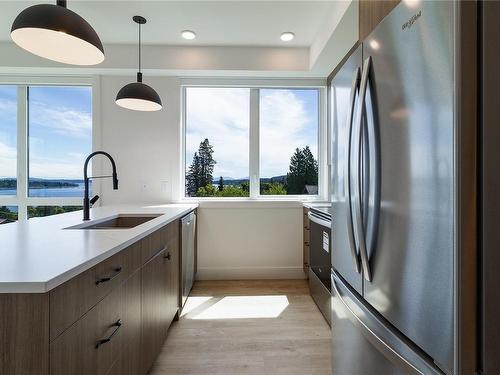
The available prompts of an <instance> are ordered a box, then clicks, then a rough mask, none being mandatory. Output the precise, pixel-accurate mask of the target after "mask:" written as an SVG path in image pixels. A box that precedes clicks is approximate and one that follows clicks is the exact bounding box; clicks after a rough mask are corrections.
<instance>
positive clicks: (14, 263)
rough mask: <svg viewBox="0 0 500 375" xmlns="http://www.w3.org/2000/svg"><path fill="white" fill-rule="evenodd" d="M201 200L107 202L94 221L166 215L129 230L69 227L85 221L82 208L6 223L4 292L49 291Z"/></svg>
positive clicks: (0, 246) (0, 280)
mask: <svg viewBox="0 0 500 375" xmlns="http://www.w3.org/2000/svg"><path fill="white" fill-rule="evenodd" d="M196 207H198V205H197V204H166V205H157V206H154V205H145V206H125V205H123V206H104V207H97V208H92V209H91V210H90V219H91V221H93V220H96V221H100V220H99V219H104V218H108V217H113V216H116V215H118V214H125V215H127V214H128V215H135V214H137V215H138V216H139V215H140V214H161V216H158V217H156V218H154V219H152V220H149V221H147V222H146V223H144V224H141V225H138V226H136V227H134V228H129V229H65V228H67V227H70V226H74V225H79V224H82V223H83V221H82V216H83V213H82V211H75V212H69V213H64V214H60V215H54V216H48V217H42V218H33V219H30V220H28V221H23V222H21V221H19V222H16V223H10V224H4V225H0V293H44V292H47V291H49V290H51V289H53V288H55V287H56V286H58V285H60V284H62V283H64V282H65V281H68V280H69V279H71V278H73V277H74V276H76V275H78V274H80V273H82V272H83V271H86V270H87V269H89V268H91V267H93V266H95V265H96V264H98V263H100V262H101V261H103V260H104V259H107V258H109V257H110V256H112V255H114V254H116V253H117V252H119V251H120V250H122V249H124V248H126V247H127V246H129V245H131V244H132V243H134V242H136V241H138V240H140V239H141V238H143V237H145V236H147V235H148V234H150V233H152V232H154V231H155V230H157V229H158V228H160V227H162V226H164V225H165V224H168V223H170V222H172V221H174V220H176V219H179V218H181V217H182V216H184V215H185V214H187V213H189V212H190V211H192V210H193V209H195V208H196Z"/></svg>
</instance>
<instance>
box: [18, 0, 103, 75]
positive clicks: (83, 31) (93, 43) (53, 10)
mask: <svg viewBox="0 0 500 375" xmlns="http://www.w3.org/2000/svg"><path fill="white" fill-rule="evenodd" d="M10 36H11V38H12V40H13V41H14V42H15V43H16V44H17V45H18V46H20V47H21V48H24V49H25V50H27V51H29V52H31V53H33V54H35V55H38V56H41V57H44V58H46V59H49V60H53V61H58V62H62V63H66V64H74V65H95V64H99V63H101V62H102V61H104V48H103V46H102V43H101V40H100V39H99V36H98V35H97V33H96V32H95V30H94V29H93V28H92V26H90V24H89V23H88V22H87V21H85V20H84V19H83V18H82V17H80V16H79V15H78V14H76V13H75V12H73V11H71V10H69V9H67V8H66V1H61V0H58V1H57V5H52V4H39V5H33V6H31V7H29V8H26V9H24V10H23V11H22V12H21V13H19V15H18V16H17V17H16V19H15V20H14V23H13V24H12V28H11V32H10Z"/></svg>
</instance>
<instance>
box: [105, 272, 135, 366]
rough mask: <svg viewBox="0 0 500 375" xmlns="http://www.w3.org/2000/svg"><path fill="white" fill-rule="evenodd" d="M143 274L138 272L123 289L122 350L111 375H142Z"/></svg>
mask: <svg viewBox="0 0 500 375" xmlns="http://www.w3.org/2000/svg"><path fill="white" fill-rule="evenodd" d="M141 278H142V272H141V271H138V272H136V273H135V274H134V275H132V277H130V279H128V280H127V282H126V283H125V285H124V287H123V294H122V300H123V312H122V316H123V323H124V324H123V327H122V333H121V334H122V350H121V357H120V358H119V361H117V363H116V364H115V366H113V370H112V371H110V373H111V374H113V373H116V374H121V375H136V374H141V368H142V367H141V366H142V363H141V330H142V315H141V312H142V311H141V310H142V297H141V292H142V290H141V281H142V280H141Z"/></svg>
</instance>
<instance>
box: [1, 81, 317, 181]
mask: <svg viewBox="0 0 500 375" xmlns="http://www.w3.org/2000/svg"><path fill="white" fill-rule="evenodd" d="M260 94H261V98H260V156H261V158H260V159H261V163H260V172H261V176H262V177H272V176H278V175H283V174H286V173H287V171H288V165H289V163H290V157H291V156H292V154H293V152H294V150H295V148H297V147H299V148H302V147H304V146H306V145H309V147H310V148H311V150H312V152H313V154H314V155H315V157H316V158H317V139H318V91H317V90H308V89H300V90H289V89H263V90H261V92H260ZM249 95H250V90H249V89H248V88H189V89H188V96H187V111H188V112H187V119H186V120H187V134H186V164H187V167H189V165H190V164H191V161H192V158H193V154H194V152H195V151H196V150H197V149H198V146H199V143H200V142H201V141H202V140H203V139H204V138H208V139H209V140H210V143H211V144H212V145H213V146H214V151H215V152H214V158H215V160H216V161H217V164H216V166H215V170H214V176H215V177H218V176H224V177H232V178H242V177H248V174H249V171H248V168H249V110H250V109H249ZM16 97H17V87H16V86H5V85H4V86H1V85H0V177H14V176H15V175H16V149H17V141H16V134H17V131H16V126H17V120H16V117H17V102H16ZM29 119H30V121H29V150H30V155H29V156H30V160H29V169H30V177H41V178H68V179H75V178H78V179H80V178H82V173H83V172H82V168H83V162H84V159H85V157H86V155H88V154H89V153H90V152H91V149H92V92H91V88H90V87H84V86H80V87H64V86H59V87H58V86H45V87H44V86H31V87H30V90H29Z"/></svg>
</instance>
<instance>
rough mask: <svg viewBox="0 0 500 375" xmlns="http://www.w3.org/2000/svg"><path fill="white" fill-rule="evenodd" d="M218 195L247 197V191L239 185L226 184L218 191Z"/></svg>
mask: <svg viewBox="0 0 500 375" xmlns="http://www.w3.org/2000/svg"><path fill="white" fill-rule="evenodd" d="M218 196H219V197H248V196H249V194H248V191H245V190H243V189H242V188H241V186H234V185H228V186H224V190H222V191H221V192H219V195H218Z"/></svg>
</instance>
